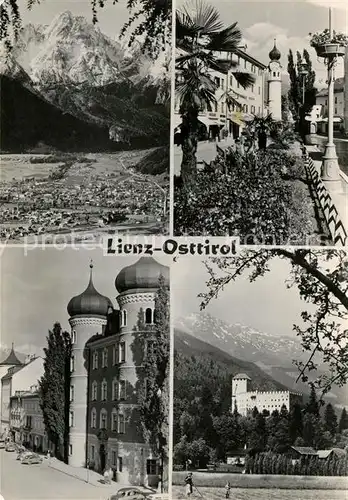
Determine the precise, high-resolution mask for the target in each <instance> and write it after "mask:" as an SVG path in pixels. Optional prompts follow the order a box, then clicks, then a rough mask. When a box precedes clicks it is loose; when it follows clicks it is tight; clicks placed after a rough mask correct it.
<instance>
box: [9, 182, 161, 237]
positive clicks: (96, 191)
mask: <svg viewBox="0 0 348 500" xmlns="http://www.w3.org/2000/svg"><path fill="white" fill-rule="evenodd" d="M77 174H78V172H77ZM77 174H76V175H77ZM80 175H81V173H80ZM145 177H146V176H143V175H141V176H140V177H139V176H137V177H133V176H132V175H131V172H130V175H127V177H126V178H120V177H119V175H116V174H112V173H106V174H104V175H103V176H101V175H100V174H95V175H92V176H90V177H87V178H83V176H82V175H81V180H80V181H78V182H77V181H75V182H69V180H68V179H63V180H53V179H38V178H35V177H34V178H28V179H21V180H12V181H10V182H1V183H0V203H1V206H0V218H1V221H2V227H1V229H0V237H1V239H16V238H21V237H23V236H27V235H30V234H35V235H37V234H44V233H54V234H56V233H59V232H67V231H69V230H75V231H76V230H88V229H89V228H93V227H104V226H108V225H112V224H114V225H115V224H120V223H122V222H124V223H125V222H126V223H128V224H136V223H139V222H159V221H161V220H163V217H164V208H163V207H164V202H163V198H164V194H163V191H164V188H163V189H159V187H158V185H157V184H155V183H152V182H149V181H148V179H145ZM144 185H146V189H144Z"/></svg>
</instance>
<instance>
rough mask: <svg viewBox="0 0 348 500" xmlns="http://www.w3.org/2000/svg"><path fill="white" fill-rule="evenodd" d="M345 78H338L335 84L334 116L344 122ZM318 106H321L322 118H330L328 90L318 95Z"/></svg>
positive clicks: (323, 90) (321, 91)
mask: <svg viewBox="0 0 348 500" xmlns="http://www.w3.org/2000/svg"><path fill="white" fill-rule="evenodd" d="M344 99H345V95H344V78H337V80H336V81H335V83H334V116H336V117H340V118H341V119H342V120H343V116H344V113H345V101H344ZM316 104H317V105H318V106H321V113H322V117H323V118H325V117H327V116H328V93H327V88H326V89H322V90H320V91H319V92H318V93H317V95H316Z"/></svg>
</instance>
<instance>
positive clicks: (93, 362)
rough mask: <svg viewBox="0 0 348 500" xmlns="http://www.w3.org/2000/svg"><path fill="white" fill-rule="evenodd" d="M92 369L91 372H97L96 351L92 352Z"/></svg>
mask: <svg viewBox="0 0 348 500" xmlns="http://www.w3.org/2000/svg"><path fill="white" fill-rule="evenodd" d="M92 367H93V370H97V368H98V351H94V353H93V361H92Z"/></svg>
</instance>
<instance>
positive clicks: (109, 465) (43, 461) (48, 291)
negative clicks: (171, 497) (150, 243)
mask: <svg viewBox="0 0 348 500" xmlns="http://www.w3.org/2000/svg"><path fill="white" fill-rule="evenodd" d="M1 268H2V276H1V278H2V296H1V302H2V304H1V305H2V315H1V351H0V352H1V358H0V377H1V392H0V396H1V415H0V417H1V429H0V493H1V495H2V496H3V497H4V498H5V499H6V500H26V499H32V500H34V499H35V500H39V499H42V500H49V499H51V500H54V499H57V498H62V499H63V498H64V499H68V498H71V499H95V500H97V499H103V500H117V499H120V498H123V496H126V497H127V498H129V499H134V500H135V499H137V500H138V499H139V500H141V499H145V498H146V499H148V500H154V499H157V500H165V499H167V498H168V493H167V492H168V459H169V455H168V454H169V451H168V446H169V421H168V419H169V369H170V366H169V365H170V361H169V350H170V347H169V345H170V338H169V279H170V276H169V267H168V266H167V262H166V259H164V258H162V259H161V258H160V259H159V260H155V259H153V258H152V257H141V258H139V257H122V258H118V259H117V260H116V259H115V258H114V257H105V256H103V255H102V252H101V251H100V250H94V251H87V250H84V251H83V252H81V251H78V250H76V249H75V250H74V249H72V248H69V249H66V250H64V251H63V252H57V250H55V249H53V248H49V249H46V250H45V251H43V250H42V248H38V249H36V250H32V251H31V253H30V254H29V255H28V256H24V253H23V250H22V249H21V248H19V247H17V248H13V247H12V248H8V249H6V250H5V252H4V253H3V255H2V257H1ZM23 291H24V292H25V293H23ZM14 302H16V304H17V306H16V308H15V313H14V309H13V303H14ZM11 304H12V305H11ZM16 478H18V480H16Z"/></svg>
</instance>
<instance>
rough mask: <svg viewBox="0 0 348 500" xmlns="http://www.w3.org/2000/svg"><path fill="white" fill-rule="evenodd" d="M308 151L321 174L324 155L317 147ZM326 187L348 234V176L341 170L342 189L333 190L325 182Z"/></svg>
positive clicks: (308, 148) (307, 147) (310, 147)
mask: <svg viewBox="0 0 348 500" xmlns="http://www.w3.org/2000/svg"><path fill="white" fill-rule="evenodd" d="M306 149H307V151H308V153H309V155H310V156H311V154H312V156H313V157H312V160H313V163H314V166H315V168H316V170H317V172H318V173H319V175H320V173H321V163H322V161H321V159H320V157H321V156H322V153H321V151H320V149H319V148H318V147H317V146H306ZM324 184H325V186H326V187H327V189H328V192H329V193H330V196H331V199H332V201H333V203H334V204H335V207H336V209H337V212H338V213H339V216H340V219H341V221H342V224H343V227H344V228H345V230H346V231H347V232H348V176H347V175H346V174H345V173H344V172H343V171H342V170H341V186H340V189H337V188H336V187H335V189H332V186H331V185H330V181H329V182H325V181H324Z"/></svg>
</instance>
